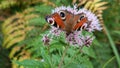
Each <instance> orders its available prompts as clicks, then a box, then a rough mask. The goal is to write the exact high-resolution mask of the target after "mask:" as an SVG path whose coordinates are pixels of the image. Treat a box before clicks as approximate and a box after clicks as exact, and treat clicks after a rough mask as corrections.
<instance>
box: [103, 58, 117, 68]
mask: <svg viewBox="0 0 120 68" xmlns="http://www.w3.org/2000/svg"><path fill="white" fill-rule="evenodd" d="M113 59H115V56H113V57H112V58H110V59H109V60H108V61H107V62H106V63H105V64H104V65H103V67H102V68H105V67H106V66H107V65H108V63H110V62H111V61H112V60H113Z"/></svg>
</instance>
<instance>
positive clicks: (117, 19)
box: [0, 0, 120, 68]
mask: <svg viewBox="0 0 120 68" xmlns="http://www.w3.org/2000/svg"><path fill="white" fill-rule="evenodd" d="M73 1H75V0H0V68H19V67H20V66H16V65H15V64H13V63H12V60H17V61H21V60H24V59H36V60H38V59H39V58H40V53H39V51H40V49H39V47H40V46H39V44H42V43H41V42H39V41H40V40H41V35H40V34H44V32H45V31H48V29H49V26H48V24H46V21H45V20H44V17H45V16H46V15H48V14H50V13H51V10H52V9H54V8H55V7H56V6H61V5H72V2H73ZM102 1H103V0H102ZM104 1H105V2H108V3H107V4H106V5H105V6H107V7H108V8H107V9H106V10H104V11H103V14H102V15H103V21H104V23H102V24H103V26H104V29H103V31H101V32H95V33H94V34H95V36H96V39H95V41H94V42H93V45H92V46H91V49H92V50H93V51H92V53H88V52H87V53H86V54H88V57H89V59H90V62H91V63H92V66H93V68H104V67H105V68H119V65H120V64H119V62H120V61H119V59H120V57H119V55H120V0H104ZM77 2H79V0H78V1H77ZM60 45H62V44H60ZM115 47H116V48H115ZM93 53H94V54H93ZM94 55H95V58H94ZM91 56H92V57H91ZM116 57H117V58H116ZM15 63H18V64H19V65H23V66H24V64H21V63H19V62H15ZM25 64H26V63H25ZM26 65H27V64H26ZM33 66H34V65H33ZM33 68H34V67H33ZM47 68H49V67H47Z"/></svg>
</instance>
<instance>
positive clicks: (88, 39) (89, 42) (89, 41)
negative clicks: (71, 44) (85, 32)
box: [84, 36, 95, 47]
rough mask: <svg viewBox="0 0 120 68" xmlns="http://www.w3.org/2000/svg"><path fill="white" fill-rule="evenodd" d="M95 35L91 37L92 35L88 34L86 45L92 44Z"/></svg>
mask: <svg viewBox="0 0 120 68" xmlns="http://www.w3.org/2000/svg"><path fill="white" fill-rule="evenodd" d="M94 38H95V37H90V36H86V38H85V41H84V45H85V46H87V47H89V46H90V45H91V44H92V41H93V40H94Z"/></svg>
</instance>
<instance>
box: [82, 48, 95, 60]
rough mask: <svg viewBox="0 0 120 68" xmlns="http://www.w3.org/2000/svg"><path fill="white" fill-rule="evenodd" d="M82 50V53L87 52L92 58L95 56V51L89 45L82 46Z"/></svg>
mask: <svg viewBox="0 0 120 68" xmlns="http://www.w3.org/2000/svg"><path fill="white" fill-rule="evenodd" d="M82 51H83V53H84V54H87V55H88V56H90V57H92V58H96V56H95V53H94V51H93V49H92V48H91V47H83V48H82Z"/></svg>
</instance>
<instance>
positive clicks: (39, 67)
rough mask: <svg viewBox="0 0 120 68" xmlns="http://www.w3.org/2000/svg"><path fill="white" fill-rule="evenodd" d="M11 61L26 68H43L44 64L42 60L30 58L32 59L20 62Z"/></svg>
mask: <svg viewBox="0 0 120 68" xmlns="http://www.w3.org/2000/svg"><path fill="white" fill-rule="evenodd" d="M13 62H14V63H17V64H18V65H21V66H24V67H28V68H44V65H43V63H42V62H40V61H36V60H32V59H27V60H23V61H21V62H20V61H13Z"/></svg>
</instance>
